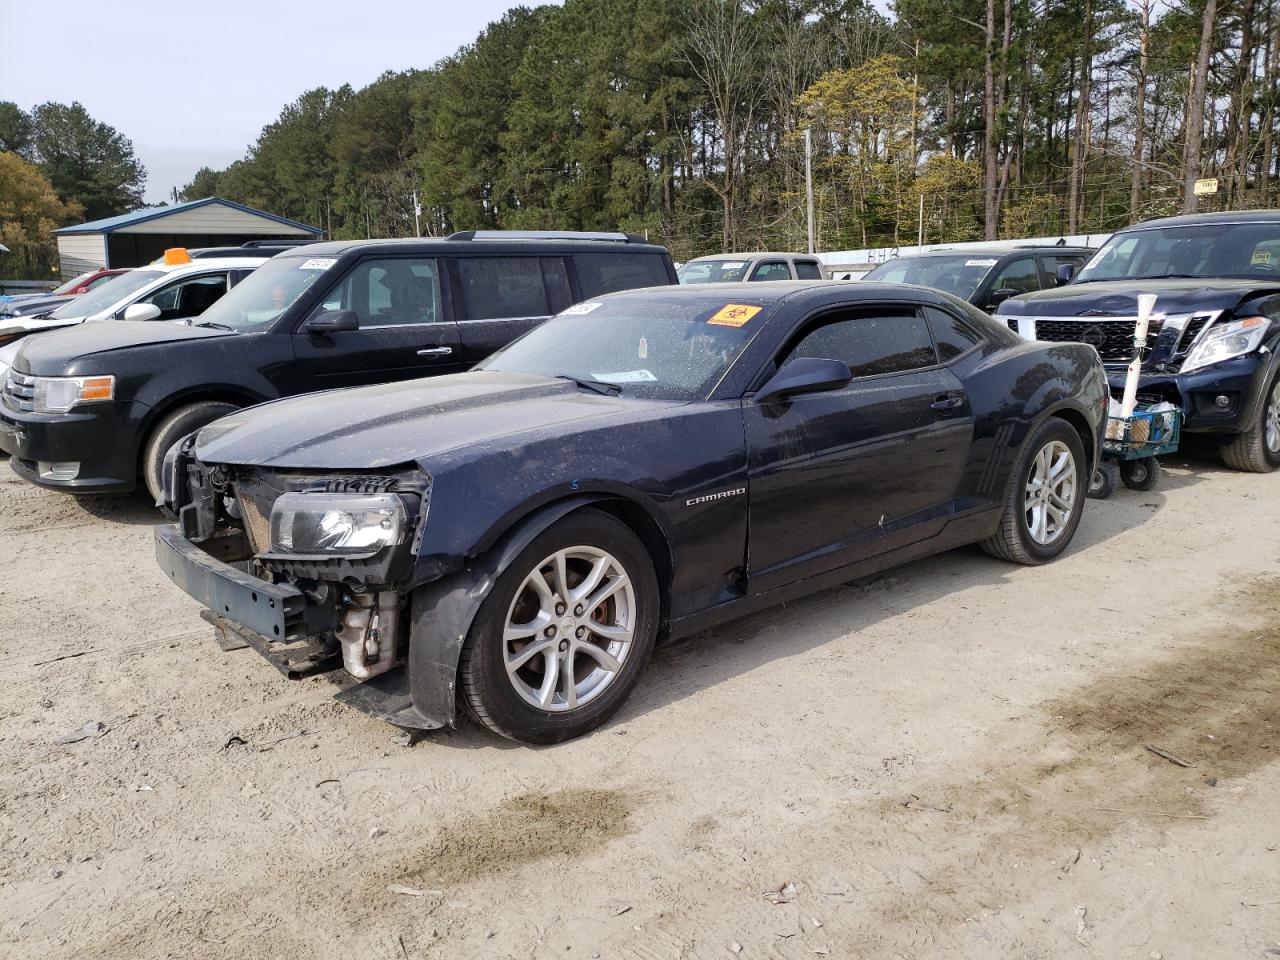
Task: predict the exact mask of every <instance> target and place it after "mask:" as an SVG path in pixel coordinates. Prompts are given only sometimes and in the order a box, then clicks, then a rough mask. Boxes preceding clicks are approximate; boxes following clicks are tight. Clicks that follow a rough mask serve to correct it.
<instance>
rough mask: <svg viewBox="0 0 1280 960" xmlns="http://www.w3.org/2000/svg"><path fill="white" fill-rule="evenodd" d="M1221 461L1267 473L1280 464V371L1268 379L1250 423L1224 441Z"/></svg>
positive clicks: (1235, 468)
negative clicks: (1254, 417) (1267, 384)
mask: <svg viewBox="0 0 1280 960" xmlns="http://www.w3.org/2000/svg"><path fill="white" fill-rule="evenodd" d="M1222 462H1223V463H1225V464H1226V465H1227V466H1228V467H1230V468H1231V469H1232V470H1243V471H1245V472H1246V473H1270V472H1271V471H1272V470H1274V469H1276V467H1280V375H1277V377H1276V379H1274V380H1272V381H1271V386H1270V387H1269V388H1268V389H1267V394H1266V396H1265V397H1264V398H1263V401H1262V409H1261V410H1260V411H1259V413H1258V419H1257V421H1256V422H1255V423H1254V424H1253V426H1252V427H1250V428H1249V429H1248V430H1246V431H1245V432H1244V433H1240V434H1236V435H1235V436H1234V437H1232V438H1231V439H1230V440H1228V441H1227V442H1226V443H1225V444H1224V445H1223V447H1222Z"/></svg>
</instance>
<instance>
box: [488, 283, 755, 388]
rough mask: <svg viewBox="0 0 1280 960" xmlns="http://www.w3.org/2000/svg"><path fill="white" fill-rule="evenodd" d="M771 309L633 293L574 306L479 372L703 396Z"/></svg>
mask: <svg viewBox="0 0 1280 960" xmlns="http://www.w3.org/2000/svg"><path fill="white" fill-rule="evenodd" d="M767 309H768V308H766V307H761V306H759V305H757V304H740V303H733V302H729V301H727V300H726V298H725V296H724V295H723V294H720V295H719V296H717V297H714V298H712V297H698V298H697V299H694V300H690V299H683V300H674V299H672V298H670V297H654V296H643V295H630V296H625V297H620V298H617V299H610V300H594V301H588V302H587V303H580V304H578V305H577V306H573V307H570V308H569V309H568V310H566V311H565V312H564V313H561V314H560V315H559V316H557V317H553V318H551V319H550V320H548V321H547V322H546V323H544V324H542V325H541V326H540V327H537V328H535V329H534V330H532V331H531V332H529V333H528V334H526V335H525V336H523V337H521V338H520V339H519V340H517V341H516V342H515V343H513V344H511V345H510V346H508V347H507V348H506V349H505V350H501V351H499V352H498V353H495V354H494V355H493V356H492V357H490V358H489V359H488V360H486V361H485V362H484V363H482V364H481V365H480V366H479V367H478V368H477V369H480V370H501V371H504V372H506V373H536V374H542V375H544V376H548V377H566V378H569V379H573V380H577V381H582V382H583V383H584V384H585V385H586V386H587V387H588V388H592V387H595V388H596V389H597V392H603V391H602V390H599V387H600V386H601V385H605V386H608V385H613V386H616V387H617V388H619V390H620V392H621V393H623V394H624V395H626V396H629V397H640V398H642V399H652V400H681V401H688V400H702V399H705V398H706V396H707V394H708V393H710V392H711V389H712V388H713V387H714V386H715V385H716V383H718V382H719V380H720V378H721V377H723V376H724V374H725V371H727V370H728V369H729V366H730V365H731V364H732V363H733V361H734V360H735V359H737V357H738V354H739V353H741V352H742V348H743V347H744V346H746V344H747V343H748V341H750V339H751V337H752V336H754V335H755V332H756V330H758V329H759V327H760V325H761V323H762V322H763V321H764V319H765V317H766V316H767V313H766V311H767Z"/></svg>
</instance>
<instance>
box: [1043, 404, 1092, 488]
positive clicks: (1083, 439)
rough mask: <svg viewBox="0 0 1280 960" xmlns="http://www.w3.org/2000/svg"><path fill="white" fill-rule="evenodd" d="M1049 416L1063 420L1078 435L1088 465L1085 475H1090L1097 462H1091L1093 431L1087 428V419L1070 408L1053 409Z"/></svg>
mask: <svg viewBox="0 0 1280 960" xmlns="http://www.w3.org/2000/svg"><path fill="white" fill-rule="evenodd" d="M1050 416H1054V417H1057V418H1058V419H1059V420H1065V421H1066V422H1067V423H1068V424H1070V425H1071V427H1072V429H1074V430H1075V432H1076V433H1078V434H1079V435H1080V443H1081V445H1082V446H1083V447H1084V459H1085V465H1086V466H1087V467H1088V474H1087V475H1088V476H1090V477H1092V476H1093V469H1094V467H1096V466H1097V464H1096V463H1094V462H1093V431H1092V430H1090V429H1089V421H1088V420H1086V419H1085V418H1084V414H1082V413H1080V412H1079V411H1078V410H1072V409H1070V408H1065V409H1062V410H1055V411H1053V413H1052V414H1050Z"/></svg>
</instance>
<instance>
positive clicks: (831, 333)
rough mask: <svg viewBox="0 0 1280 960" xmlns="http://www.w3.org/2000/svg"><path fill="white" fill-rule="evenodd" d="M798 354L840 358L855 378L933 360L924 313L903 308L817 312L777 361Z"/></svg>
mask: <svg viewBox="0 0 1280 960" xmlns="http://www.w3.org/2000/svg"><path fill="white" fill-rule="evenodd" d="M801 357H815V358H819V359H824V360H843V361H844V362H845V363H847V364H848V365H849V370H850V371H851V372H852V373H853V375H854V377H855V378H856V377H874V376H879V375H881V374H885V373H900V372H902V371H904V370H916V369H920V368H922V367H931V366H933V365H934V364H936V363H937V362H938V358H937V355H936V354H935V353H934V349H933V338H932V337H931V336H930V335H929V326H928V324H927V323H925V320H924V317H922V316H921V315H920V314H919V312H918V311H916V310H913V309H904V308H902V307H884V308H881V309H872V310H858V311H857V312H850V311H840V312H838V313H835V314H830V315H828V316H826V317H822V318H820V319H819V320H818V321H816V323H815V324H814V325H813V326H810V327H809V328H808V329H807V330H805V331H804V332H803V333H802V334H801V335H800V339H799V340H798V341H797V342H796V343H795V345H794V346H793V347H791V348H790V349H789V350H788V351H786V353H785V354H784V356H783V358H782V360H781V361H780V362H779V365H781V364H783V363H786V362H787V361H789V360H795V359H798V358H801Z"/></svg>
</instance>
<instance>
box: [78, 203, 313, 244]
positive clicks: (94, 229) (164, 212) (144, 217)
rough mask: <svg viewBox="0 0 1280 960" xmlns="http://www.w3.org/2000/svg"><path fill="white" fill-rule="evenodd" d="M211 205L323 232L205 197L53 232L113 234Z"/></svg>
mask: <svg viewBox="0 0 1280 960" xmlns="http://www.w3.org/2000/svg"><path fill="white" fill-rule="evenodd" d="M211 203H216V204H220V205H222V206H224V207H231V208H232V209H233V210H240V211H242V212H244V213H251V214H253V215H254V216H255V217H263V218H264V219H267V220H274V221H275V222H276V223H283V224H285V225H287V226H290V227H294V228H295V229H297V230H302V231H304V232H306V233H310V234H312V235H314V236H317V237H318V236H322V235H323V234H324V231H323V230H321V229H320V228H319V227H312V226H308V225H307V224H305V223H298V221H296V220H286V219H285V218H284V217H277V216H276V215H275V214H274V213H267V212H266V211H265V210H255V209H254V208H253V207H246V206H244V205H243V204H240V203H234V202H232V201H231V200H224V199H223V198H222V197H205V198H204V199H203V200H188V201H187V202H186V203H177V204H174V205H173V206H172V207H144V208H143V209H142V210H135V211H133V213H122V214H120V216H118V217H107V218H106V219H104V220H94V221H92V222H90V223H78V224H76V225H75V226H71V227H62V228H61V229H59V230H55V231H53V232H54V233H56V234H64V235H70V234H76V233H114V232H115V231H116V230H120V229H122V228H124V227H132V226H134V225H136V224H139V223H145V222H146V221H148V220H158V219H160V218H161V217H168V216H172V215H173V214H175V213H181V212H182V211H184V210H194V209H195V208H196V207H204V206H208V205H209V204H211Z"/></svg>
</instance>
